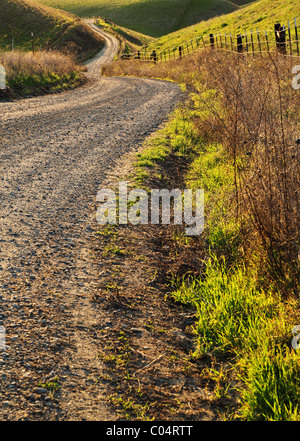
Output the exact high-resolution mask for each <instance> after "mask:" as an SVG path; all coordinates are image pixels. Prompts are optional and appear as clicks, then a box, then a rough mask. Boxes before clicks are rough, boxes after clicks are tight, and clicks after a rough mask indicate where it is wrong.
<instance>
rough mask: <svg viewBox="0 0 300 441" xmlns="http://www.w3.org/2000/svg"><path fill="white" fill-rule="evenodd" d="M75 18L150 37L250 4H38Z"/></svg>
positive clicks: (187, 0) (188, 0) (127, 0)
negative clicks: (99, 21) (112, 24)
mask: <svg viewBox="0 0 300 441" xmlns="http://www.w3.org/2000/svg"><path fill="white" fill-rule="evenodd" d="M38 1H39V2H40V3H42V4H44V5H48V6H52V7H56V8H61V9H64V10H66V11H69V12H72V13H74V14H77V15H79V16H81V17H91V16H101V17H105V18H109V19H111V20H112V21H114V22H115V23H117V24H118V25H121V26H124V27H126V28H129V29H132V30H135V31H138V32H141V33H143V34H146V35H149V36H151V37H160V36H162V35H165V34H168V33H170V32H172V31H175V30H177V29H180V28H183V27H186V26H189V25H192V24H195V23H198V22H199V21H201V20H208V19H210V18H212V17H216V16H219V15H222V14H226V13H229V12H232V11H235V10H238V9H239V8H240V6H241V5H243V4H245V3H249V2H251V0H232V1H230V0H85V1H83V0H38Z"/></svg>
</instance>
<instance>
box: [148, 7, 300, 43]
mask: <svg viewBox="0 0 300 441" xmlns="http://www.w3.org/2000/svg"><path fill="white" fill-rule="evenodd" d="M241 3H242V2H241V1H240V4H241ZM294 17H295V18H297V19H298V20H297V21H298V26H299V25H300V2H299V1H295V0H259V1H256V2H254V3H252V4H248V5H245V6H244V7H243V8H242V9H239V10H238V11H234V12H231V13H229V14H226V15H222V16H220V17H215V18H213V19H210V20H207V21H201V22H199V23H198V24H196V25H193V26H189V27H186V28H184V29H181V30H180V31H177V32H173V33H170V34H168V35H165V36H162V37H161V38H159V39H158V40H156V41H155V42H153V43H152V45H150V49H153V48H155V49H157V50H163V49H165V48H167V47H172V46H177V45H179V44H180V43H182V42H184V41H188V40H191V39H193V38H195V37H198V36H199V37H200V36H201V35H208V34H209V33H213V34H218V33H222V34H224V33H225V32H226V33H227V35H229V33H230V32H232V34H233V35H237V34H238V33H244V32H245V31H246V30H247V31H250V29H253V31H254V32H256V29H257V28H258V29H259V30H261V31H262V30H270V31H271V32H273V30H274V24H275V23H276V22H279V23H281V24H284V25H285V26H286V27H287V23H288V21H290V25H291V27H293V26H294ZM298 32H299V31H298Z"/></svg>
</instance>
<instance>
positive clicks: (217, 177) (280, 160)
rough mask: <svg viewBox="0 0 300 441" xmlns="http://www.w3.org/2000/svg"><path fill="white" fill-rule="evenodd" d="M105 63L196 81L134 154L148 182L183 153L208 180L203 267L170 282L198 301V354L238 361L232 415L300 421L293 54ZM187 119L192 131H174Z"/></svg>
mask: <svg viewBox="0 0 300 441" xmlns="http://www.w3.org/2000/svg"><path fill="white" fill-rule="evenodd" d="M106 72H107V73H108V74H109V75H112V74H113V73H114V72H115V73H116V74H117V75H120V74H125V75H134V76H147V77H151V76H152V77H155V78H166V79H171V80H173V81H178V82H181V83H187V84H188V86H189V87H188V90H191V91H192V93H191V95H190V96H191V101H190V103H189V105H186V107H184V108H183V110H181V115H180V117H179V113H178V114H177V115H176V116H175V118H174V120H173V121H172V122H171V123H170V124H169V125H168V127H167V128H166V129H165V130H164V131H163V132H161V133H159V134H158V136H157V137H155V138H154V139H153V140H152V141H151V146H150V147H149V149H147V150H146V151H145V153H144V154H143V153H142V154H141V155H140V156H139V158H138V160H137V169H138V174H137V176H138V179H139V183H140V182H141V181H144V180H145V179H147V180H148V181H149V177H150V181H151V177H153V176H155V177H156V179H159V173H160V168H159V163H160V162H162V161H165V162H166V161H168V158H169V157H170V156H171V155H172V154H175V155H176V154H178V155H181V158H182V160H183V162H184V163H185V164H186V170H185V185H186V184H187V183H188V185H189V187H190V188H204V190H205V195H206V203H205V211H206V230H205V232H204V236H203V240H202V241H201V246H202V245H203V242H204V243H205V246H206V254H207V257H206V258H205V259H204V268H205V269H204V271H203V272H202V274H201V277H200V278H199V277H194V278H193V277H190V276H189V278H188V279H185V278H183V279H182V278H181V279H179V280H176V283H175V282H174V292H173V297H174V299H175V300H176V301H177V302H180V303H183V304H188V305H190V306H192V307H193V308H194V309H195V310H196V311H197V320H196V322H195V325H194V334H195V339H196V341H197V349H196V350H195V351H194V352H193V353H192V354H191V357H196V358H199V357H200V358H202V357H206V356H209V357H213V358H214V359H215V360H223V359H226V360H227V362H230V363H231V364H232V366H233V370H234V372H235V375H236V378H238V379H239V380H240V381H241V384H242V387H241V388H240V397H241V405H240V408H239V409H238V411H237V412H235V413H234V415H231V416H229V415H226V416H225V418H228V417H230V418H238V419H246V420H256V419H258V420H299V412H298V402H299V398H300V389H299V387H298V384H299V372H298V370H299V369H298V367H299V355H298V354H297V352H295V351H294V349H293V348H292V346H291V339H292V333H291V331H292V328H293V326H294V325H296V324H297V323H298V322H299V321H300V317H299V306H298V301H297V295H298V293H299V281H300V279H299V277H300V274H299V260H298V252H299V251H298V250H299V245H300V244H299V210H298V207H299V165H298V164H299V162H298V158H299V152H298V151H297V144H296V142H295V140H296V137H297V134H299V94H298V95H297V94H296V93H295V91H294V90H293V89H292V87H291V66H290V62H289V60H287V59H278V60H276V59H275V60H274V59H272V58H267V59H264V60H252V59H249V58H244V57H240V56H239V55H237V56H236V55H232V57H231V58H230V57H228V55H224V54H222V53H221V54H220V53H212V52H202V53H199V54H197V55H193V56H192V57H190V58H186V59H185V61H184V63H180V62H171V63H163V64H159V65H149V64H143V63H138V62H126V63H124V62H123V63H121V62H117V63H115V64H113V65H112V66H111V67H109V68H107V70H106ZM182 120H184V121H185V127H187V126H190V127H192V130H191V131H187V130H184V129H183V130H180V129H179V130H177V129H178V127H180V123H179V121H182ZM176 127H177V128H176ZM191 133H192V134H195V133H197V136H196V137H194V136H191ZM179 138H180V142H179ZM178 142H179V145H180V146H181V147H180V148H179V149H177V148H176V146H178ZM174 147H175V148H174ZM199 246H200V241H199ZM199 252H200V248H199ZM226 390H227V389H226Z"/></svg>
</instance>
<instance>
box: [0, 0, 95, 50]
mask: <svg viewBox="0 0 300 441" xmlns="http://www.w3.org/2000/svg"><path fill="white" fill-rule="evenodd" d="M31 32H33V33H34V42H35V45H36V47H39V46H43V47H45V46H48V47H52V48H57V49H61V48H63V47H66V46H67V47H70V45H72V51H73V52H76V53H77V54H78V55H79V56H80V57H86V56H87V57H88V56H90V55H92V54H93V53H95V51H97V50H100V49H101V47H102V43H101V40H100V37H99V38H98V37H96V36H95V34H94V33H93V32H92V31H91V30H90V28H89V27H88V26H87V25H86V24H85V23H83V22H81V21H80V19H79V18H78V17H76V16H74V15H73V14H70V13H68V12H65V11H59V10H56V9H53V8H49V7H47V6H44V5H40V4H37V3H36V2H34V1H32V0H26V1H22V0H2V2H1V15H0V45H5V44H10V43H11V37H12V36H13V37H14V42H15V47H16V48H19V49H27V50H28V49H31V48H32V42H31ZM71 42H72V43H71ZM2 47H3V46H2Z"/></svg>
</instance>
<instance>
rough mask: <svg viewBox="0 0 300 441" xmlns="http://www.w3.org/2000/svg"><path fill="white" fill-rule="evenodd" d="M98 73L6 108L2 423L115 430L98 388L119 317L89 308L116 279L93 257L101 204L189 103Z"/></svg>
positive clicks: (166, 87) (154, 85)
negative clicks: (108, 425)
mask: <svg viewBox="0 0 300 441" xmlns="http://www.w3.org/2000/svg"><path fill="white" fill-rule="evenodd" d="M111 54H112V53H111ZM102 55H103V52H102ZM112 55H113V54H112ZM95 61H96V62H99V59H98V60H93V63H94V62H95ZM106 61H107V60H106ZM93 63H92V65H90V73H91V74H92V75H91V80H90V82H89V83H88V84H86V85H85V86H83V87H81V88H79V89H77V90H74V91H68V92H64V93H61V94H57V95H48V96H43V97H35V98H30V99H25V100H20V101H16V102H9V103H3V102H2V103H0V115H1V121H0V136H1V138H0V139H1V151H0V158H1V159H0V170H1V173H0V192H1V202H0V223H1V228H0V242H1V248H0V287H1V292H0V301H1V303H0V325H2V326H4V327H5V330H6V348H5V350H1V349H0V400H1V406H0V419H1V420H114V419H115V415H113V414H112V413H111V412H110V411H109V409H108V408H107V407H106V405H105V399H106V390H105V384H102V383H97V377H98V374H99V372H101V369H102V366H101V362H100V361H99V359H98V358H97V344H98V341H97V335H96V332H95V329H96V328H97V329H99V327H100V329H101V327H105V326H106V322H109V320H110V317H109V312H108V311H105V312H101V311H99V310H97V311H96V310H94V309H93V306H92V304H91V302H90V300H89V299H90V295H91V294H92V290H93V286H94V285H95V284H96V283H99V279H101V274H105V275H106V276H107V274H109V268H107V267H106V266H105V261H102V262H101V261H99V260H97V259H96V258H95V255H94V254H93V246H92V241H93V237H94V233H95V231H96V230H97V223H96V220H95V210H96V204H95V199H96V194H97V191H98V190H99V189H100V188H101V183H102V182H103V180H104V178H105V176H106V174H107V172H108V171H109V172H110V173H111V172H112V170H113V167H114V164H115V162H116V161H117V160H118V158H121V157H122V155H124V154H125V153H126V152H129V151H131V150H132V149H135V148H136V147H137V146H138V145H139V144H140V143H141V142H142V141H143V140H144V139H145V137H147V135H149V134H150V133H151V132H152V131H154V130H156V129H157V127H158V126H159V125H160V124H161V123H162V122H163V121H164V119H165V118H166V117H167V115H168V114H169V113H170V112H171V111H172V109H173V108H174V106H175V104H176V103H177V102H178V101H179V100H180V99H181V98H182V93H181V91H180V89H179V87H178V86H177V85H175V84H172V83H167V82H162V81H155V80H149V79H133V78H100V77H99V76H98V78H97V79H95V69H94V68H95V64H93ZM98 68H99V65H98Z"/></svg>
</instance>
